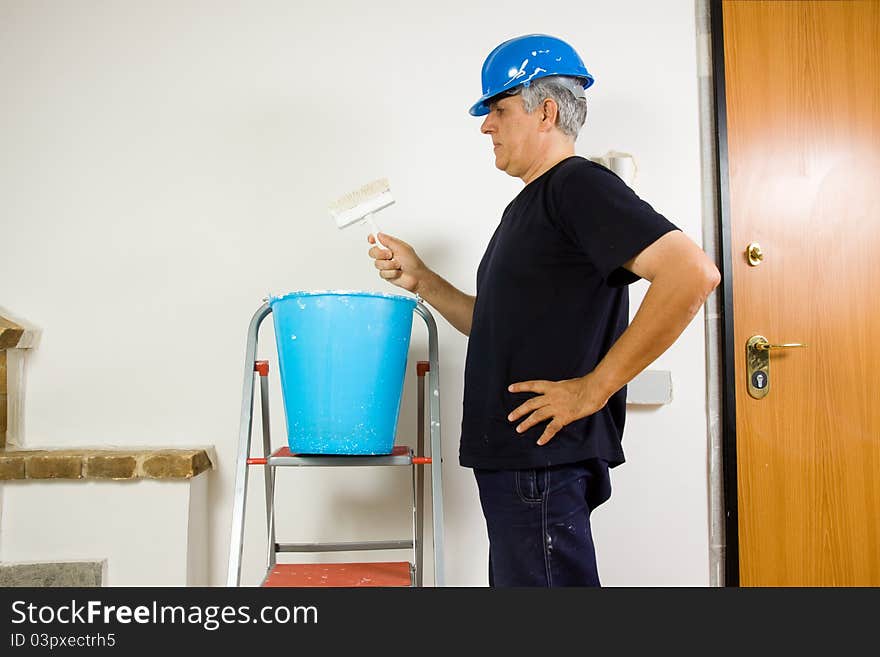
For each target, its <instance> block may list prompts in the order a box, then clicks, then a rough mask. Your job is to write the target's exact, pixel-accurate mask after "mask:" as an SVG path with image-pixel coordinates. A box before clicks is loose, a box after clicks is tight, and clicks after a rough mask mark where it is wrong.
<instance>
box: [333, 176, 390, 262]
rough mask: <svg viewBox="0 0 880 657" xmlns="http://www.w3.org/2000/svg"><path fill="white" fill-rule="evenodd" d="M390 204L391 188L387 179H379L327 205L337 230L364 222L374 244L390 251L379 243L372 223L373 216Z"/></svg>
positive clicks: (375, 227) (376, 231) (373, 222)
mask: <svg viewBox="0 0 880 657" xmlns="http://www.w3.org/2000/svg"><path fill="white" fill-rule="evenodd" d="M392 203H394V198H393V197H392V196H391V186H390V185H389V184H388V179H387V178H379V179H378V180H374V181H373V182H371V183H367V184H366V185H364V186H363V187H361V188H359V189H356V190H354V191H353V192H349V193H348V194H346V195H345V196H343V197H341V198H339V199H337V200H336V201H334V202H333V203H331V204H330V205H329V207H328V209H329V210H330V215H331V216H332V217H333V218H334V219H335V220H336V227H337V228H340V229H341V228H346V227H348V226H351V225H353V224H357V223H361V222H363V221H365V222H367V223H368V224H369V225H370V229H371V231H372V233H373V237H374V238H375V239H376V244H378V245H379V246H381V247H382V248H383V249H385V250H390V249H388V247H387V246H385V245H384V244H382V242H380V241H379V227H378V226H376V223H375V221H373V215H374V214H375V213H376V212H378V211H379V210H383V209H385V208H387V207H388V206H389V205H391V204H392Z"/></svg>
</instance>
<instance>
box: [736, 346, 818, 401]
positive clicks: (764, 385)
mask: <svg viewBox="0 0 880 657" xmlns="http://www.w3.org/2000/svg"><path fill="white" fill-rule="evenodd" d="M806 346H807V345H806V344H804V343H801V342H787V343H785V344H771V343H770V341H769V340H768V339H767V338H765V337H764V336H763V335H753V336H752V337H750V338H749V339H748V342H746V378H747V379H748V387H749V395H751V396H752V397H754V398H755V399H763V398H764V397H766V396H767V394H768V393H769V392H770V352H771V351H772V350H774V349H797V348H798V347H806Z"/></svg>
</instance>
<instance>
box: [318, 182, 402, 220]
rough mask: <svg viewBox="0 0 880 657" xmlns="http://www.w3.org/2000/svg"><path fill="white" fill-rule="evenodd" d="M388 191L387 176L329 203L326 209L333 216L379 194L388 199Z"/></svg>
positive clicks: (389, 189)
mask: <svg viewBox="0 0 880 657" xmlns="http://www.w3.org/2000/svg"><path fill="white" fill-rule="evenodd" d="M390 193H391V185H389V184H388V178H379V179H378V180H374V181H373V182H371V183H367V184H366V185H364V186H363V187H361V188H360V189H356V190H355V191H353V192H350V193H348V194H346V195H345V196H343V197H342V198H340V199H338V200H336V201H335V202H333V203H331V204H330V206H329V208H328V209H329V210H330V214H332V215H333V216H334V217H335V216H336V215H338V214H340V213H342V212H345V211H346V210H351V209H353V208H356V207H358V206H359V205H362V204H364V203H368V202H369V201H373V200H375V199H376V198H378V197H380V196H383V195H385V198H386V199H388V198H389V197H390Z"/></svg>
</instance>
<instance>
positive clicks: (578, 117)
mask: <svg viewBox="0 0 880 657" xmlns="http://www.w3.org/2000/svg"><path fill="white" fill-rule="evenodd" d="M520 89H521V91H520V93H521V94H522V98H523V107H524V108H525V110H526V112H527V113H529V114H531V113H532V112H534V111H535V109H536V108H537V107H538V106H539V105H540V104H541V103H543V102H544V100H545V99H546V98H552V99H553V100H554V101H555V102H556V105H557V107H559V119H558V120H557V122H556V125H557V127H558V128H559V129H560V130H561V131H562V132H563V133H564V134H566V135H568V136H569V137H571V138H572V140H576V139H577V137H578V133H579V132H580V131H581V128H582V127H583V125H584V122H585V121H586V120H587V97H586V94H585V93H584V87H583V85H582V84H581V81H580V79H579V78H574V77H568V76H564V75H548V76H547V77H545V78H538V79H537V80H535V81H534V82H532V83H531V84H530V85H529V86H528V87H520Z"/></svg>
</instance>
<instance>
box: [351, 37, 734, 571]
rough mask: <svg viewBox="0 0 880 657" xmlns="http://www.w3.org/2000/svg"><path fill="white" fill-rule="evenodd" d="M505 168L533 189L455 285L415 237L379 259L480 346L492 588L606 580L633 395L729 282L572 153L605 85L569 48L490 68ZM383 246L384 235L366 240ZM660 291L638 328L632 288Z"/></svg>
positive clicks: (476, 416)
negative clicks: (601, 520)
mask: <svg viewBox="0 0 880 657" xmlns="http://www.w3.org/2000/svg"><path fill="white" fill-rule="evenodd" d="M482 82H483V95H482V96H481V98H480V99H479V100H478V101H477V102H476V103H475V104H474V106H473V107H472V108H471V110H470V113H471V114H473V115H475V116H485V117H486V118H485V119H484V121H483V124H482V126H481V131H482V132H483V134H486V135H488V136H489V137H490V138H491V139H492V144H493V148H494V153H495V166H496V167H497V168H499V169H501V170H502V171H504V172H506V173H507V174H508V175H511V176H515V177H517V178H520V179H522V181H523V182H524V183H525V187H524V189H523V190H522V191H521V192H520V193H519V194H518V195H517V197H516V198H514V199H513V201H512V202H511V203H510V205H508V206H507V208H506V209H505V211H504V214H503V215H502V218H501V222H500V224H499V225H498V228H497V229H496V231H495V234H494V235H493V237H492V239H491V241H490V242H489V245H488V247H487V249H486V253H485V254H484V256H483V259H482V261H481V263H480V266H479V269H478V270H477V294H476V296H470V295H468V294H466V293H464V292H462V291H461V290H458V289H456V288H455V287H453V286H452V285H451V284H450V283H448V282H447V281H446V280H444V279H443V278H441V277H440V276H439V275H437V274H436V273H435V272H433V271H432V270H431V269H429V268H428V267H427V266H426V265H425V264H424V263H423V262H422V261H421V260H420V259H419V257H418V256H417V255H416V253H415V251H414V250H413V249H412V247H411V246H409V245H408V244H407V243H405V242H403V241H401V240H399V239H396V238H394V237H392V236H390V235H384V234H383V235H381V236H380V240H381V241H382V242H383V244H385V245H386V246H388V247H389V248H390V251H388V250H384V249H381V248H378V247H376V246H374V247H372V248H371V249H370V251H369V255H370V256H371V257H372V258H374V259H375V266H376V267H377V268H378V269H379V274H380V276H381V277H382V278H384V279H385V280H388V281H390V282H392V283H393V284H395V285H398V286H400V287H402V288H404V289H406V290H409V291H410V292H414V293H418V294H419V295H420V296H421V297H422V298H423V299H424V300H425V301H426V302H427V303H429V304H430V305H431V306H433V307H434V308H435V309H436V310H437V311H439V312H440V314H442V315H443V316H444V317H445V318H446V319H447V320H448V321H449V322H450V323H451V324H452V325H453V326H455V328H457V329H458V330H459V331H461V332H462V333H464V334H465V335H468V336H470V337H469V341H468V352H467V361H466V366H465V388H464V408H463V418H462V433H461V445H460V451H459V458H460V462H461V464H462V465H463V466H466V467H471V468H473V469H474V474H475V477H476V480H477V485H478V488H479V492H480V502H481V505H482V508H483V513H484V515H485V518H486V526H487V530H488V535H489V583H490V585H491V586H599V584H600V582H599V576H598V572H597V567H596V556H595V550H594V547H593V540H592V535H591V530H590V512H591V511H592V510H593V509H594V508H596V506H597V505H599V504H601V503H602V502H604V501H605V500H606V499H608V497H609V496H610V494H611V488H610V479H609V475H608V469H609V467H614V466H617V465H619V464H621V463H623V461H624V457H623V451H622V448H621V438H622V433H623V426H624V418H625V403H626V388H625V386H626V384H627V383H628V382H629V381H630V380H632V379H633V377H635V376H636V374H638V373H639V372H640V371H642V370H643V369H644V368H645V367H647V366H648V365H649V364H650V363H651V362H652V361H654V360H655V359H656V358H657V357H658V356H659V355H660V354H662V353H663V352H664V351H665V350H666V349H667V348H668V347H669V346H670V345H671V344H672V343H673V342H674V341H675V340H676V338H677V337H678V336H679V335H680V334H681V332H682V331H683V330H684V328H685V327H686V326H687V324H688V323H689V322H690V321H691V319H692V318H693V317H694V315H695V314H696V313H697V311H698V310H699V309H700V307H701V306H702V305H703V304H704V303H705V301H706V298H707V297H708V295H709V294H710V293H711V292H712V290H713V289H714V288H715V287H716V286H717V285H718V283H719V281H720V275H719V273H718V270H717V268H716V267H715V265H714V264H713V263H712V262H711V261H710V260H709V258H708V257H707V256H706V254H705V253H703V251H702V250H701V249H700V248H699V247H698V246H697V245H696V244H695V243H694V242H693V241H692V240H690V239H689V238H688V237H687V236H685V235H684V234H683V233H682V232H681V231H680V230H678V229H677V228H676V227H675V226H674V225H673V224H672V223H670V222H669V221H668V220H667V219H666V218H665V217H663V216H662V215H660V214H658V213H657V212H655V211H654V210H653V209H652V208H651V206H650V205H648V204H647V203H645V202H644V201H642V200H641V199H639V198H638V196H636V195H635V193H634V192H633V191H632V190H631V189H630V188H629V187H627V185H626V184H625V183H623V181H621V180H620V179H619V178H618V177H617V176H616V175H615V174H614V173H612V172H611V171H609V170H608V169H605V168H604V167H602V166H600V165H598V164H595V163H593V162H591V161H589V160H586V159H584V158H581V157H578V156H576V155H575V152H574V144H575V139H576V138H577V134H578V131H579V130H580V128H581V126H582V125H583V123H584V120H585V118H586V99H585V93H584V89H586V88H587V87H589V86H590V85H591V84H592V82H593V77H592V76H591V75H590V74H589V73H588V72H587V69H586V68H585V66H584V64H583V62H582V60H581V58H580V56H579V55H578V54H577V53H576V52H575V51H574V49H573V48H572V47H571V46H569V45H568V44H567V43H565V42H564V41H562V40H560V39H557V38H555V37H551V36H548V35H526V36H522V37H517V38H515V39H511V40H509V41H506V42H504V43H502V44H501V45H499V46H498V47H497V48H495V49H494V50H493V51H492V52H491V53H490V54H489V56H488V57H487V59H486V61H485V63H484V64H483V70H482ZM368 239H369V241H370V243H373V239H372V236H371V237H370V238H368ZM639 278H644V279H646V280H648V281H650V286H649V288H648V291H647V293H646V295H645V298H644V300H643V301H642V304H641V306H640V307H639V310H638V312H637V314H636V315H635V317H634V318H633V321H632V323H631V324H629V325H628V326H627V324H628V320H629V297H628V292H627V288H626V286H627V285H628V284H629V283H632V282H634V281H636V280H638V279H639Z"/></svg>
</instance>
